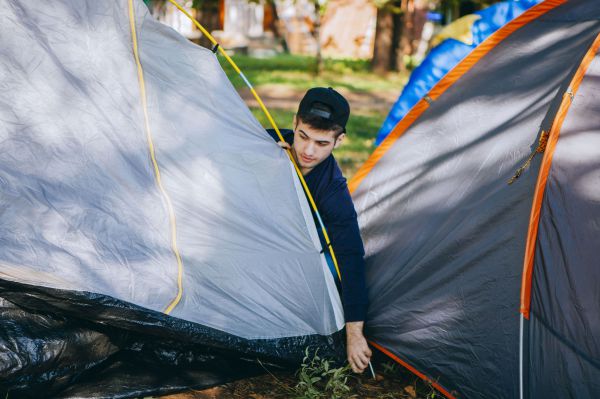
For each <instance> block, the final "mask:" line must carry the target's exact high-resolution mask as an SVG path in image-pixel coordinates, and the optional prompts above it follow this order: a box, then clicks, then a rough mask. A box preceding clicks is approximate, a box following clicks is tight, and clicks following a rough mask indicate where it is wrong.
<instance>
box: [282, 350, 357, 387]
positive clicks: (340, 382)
mask: <svg viewBox="0 0 600 399" xmlns="http://www.w3.org/2000/svg"><path fill="white" fill-rule="evenodd" d="M304 354H305V356H304V359H303V361H302V366H301V367H300V369H299V370H298V372H297V376H298V383H297V384H296V386H295V387H294V390H293V391H294V394H295V397H296V398H297V399H321V398H323V399H324V398H330V399H341V398H343V397H345V396H346V395H347V394H348V393H349V392H350V387H349V386H348V376H349V375H350V366H345V367H339V368H334V367H332V363H331V362H330V361H329V360H327V359H323V358H321V357H320V356H319V355H318V350H316V351H315V352H314V354H311V352H310V348H306V350H305V352H304Z"/></svg>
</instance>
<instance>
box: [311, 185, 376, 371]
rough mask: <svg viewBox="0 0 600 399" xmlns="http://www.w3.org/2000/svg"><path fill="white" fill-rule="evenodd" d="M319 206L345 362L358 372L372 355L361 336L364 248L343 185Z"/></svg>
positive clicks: (364, 303) (364, 296) (364, 298)
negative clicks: (335, 283) (339, 306)
mask: <svg viewBox="0 0 600 399" xmlns="http://www.w3.org/2000/svg"><path fill="white" fill-rule="evenodd" d="M320 205H321V207H320V209H321V208H322V209H323V212H322V216H323V220H324V223H325V225H326V226H327V228H328V233H329V236H330V238H331V244H332V246H333V249H334V251H335V254H336V258H337V259H338V266H339V268H340V273H341V282H342V302H343V305H344V316H345V319H346V351H347V356H348V362H349V363H350V366H351V367H352V370H353V371H354V372H355V373H361V372H363V371H364V370H365V368H367V367H368V364H369V361H370V358H371V355H372V352H371V350H370V349H369V345H368V344H367V340H366V338H365V336H364V333H363V328H364V320H365V317H366V312H367V304H368V298H367V288H366V283H365V263H364V248H363V243H362V239H361V237H360V230H359V228H358V221H357V217H356V211H355V210H354V204H353V203H352V198H351V197H350V193H349V192H348V188H347V186H346V184H345V182H343V183H342V182H340V185H339V186H338V189H337V190H335V192H334V193H333V195H331V196H330V197H328V198H326V199H325V201H323V202H322V203H321V204H320Z"/></svg>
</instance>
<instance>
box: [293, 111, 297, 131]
mask: <svg viewBox="0 0 600 399" xmlns="http://www.w3.org/2000/svg"><path fill="white" fill-rule="evenodd" d="M296 123H298V119H297V118H296V114H294V120H293V121H292V126H294V130H296V127H297V126H298V125H296Z"/></svg>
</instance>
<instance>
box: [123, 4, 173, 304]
mask: <svg viewBox="0 0 600 399" xmlns="http://www.w3.org/2000/svg"><path fill="white" fill-rule="evenodd" d="M129 25H130V27H131V38H132V42H133V43H132V44H133V54H134V57H135V63H136V66H137V75H138V83H139V86H140V97H141V100H142V109H143V112H144V129H145V131H146V138H147V141H148V150H149V152H150V158H151V159H152V166H153V167H154V177H155V181H156V185H157V186H158V189H159V191H160V193H161V195H162V197H163V199H164V200H165V203H166V204H167V210H168V213H169V222H170V228H171V250H172V251H173V253H174V255H175V258H176V259H177V295H176V296H175V298H174V299H173V300H172V301H171V302H170V303H169V305H168V306H167V307H166V309H165V311H164V312H165V313H166V314H169V313H171V311H172V310H173V309H174V308H175V306H177V304H178V303H179V301H180V300H181V297H182V294H183V281H182V279H183V262H182V261H181V256H180V254H179V249H178V248H177V223H176V220H175V211H174V210H173V204H172V203H171V198H169V195H168V194H167V192H166V191H165V189H164V187H163V185H162V180H161V177H160V169H159V167H158V162H157V161H156V154H155V151H154V143H153V141H152V132H151V130H150V119H149V118H148V101H147V97H146V84H145V81H144V69H143V68H142V63H141V62H140V56H139V49H138V42H137V32H136V28H135V15H134V10H133V0H129Z"/></svg>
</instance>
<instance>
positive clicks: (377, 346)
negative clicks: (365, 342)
mask: <svg viewBox="0 0 600 399" xmlns="http://www.w3.org/2000/svg"><path fill="white" fill-rule="evenodd" d="M369 344H371V345H373V346H374V347H375V348H377V349H378V350H379V351H381V352H382V353H384V354H386V355H387V356H389V357H390V358H392V359H393V360H395V361H396V362H397V363H398V364H400V365H402V366H404V367H405V368H407V369H408V370H409V371H410V372H411V373H413V374H415V375H416V376H418V377H419V378H421V379H422V380H424V381H426V382H428V383H430V384H431V386H433V387H434V388H435V389H437V390H438V391H439V392H441V393H442V394H443V395H444V396H446V397H447V398H448V399H456V397H455V396H453V395H452V394H451V393H450V392H448V391H447V390H445V389H444V388H443V387H442V386H441V385H440V384H438V383H437V382H436V381H434V380H432V379H431V378H429V377H427V376H426V375H425V374H423V373H421V372H420V371H418V370H417V369H416V368H414V367H413V366H411V365H410V364H408V363H406V362H405V361H404V360H402V359H400V358H399V357H398V356H396V355H394V354H393V353H392V352H390V351H389V350H387V349H385V348H384V347H383V346H381V345H379V344H376V343H375V342H373V341H369Z"/></svg>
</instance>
